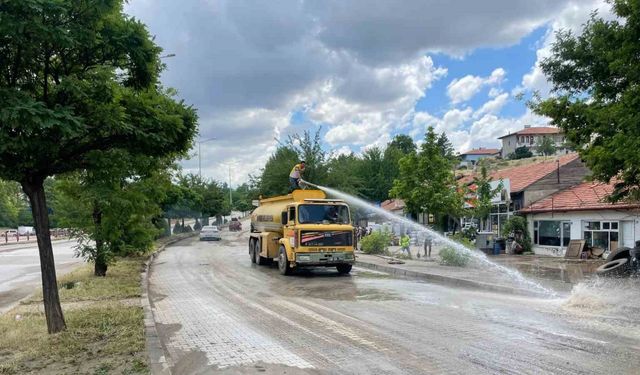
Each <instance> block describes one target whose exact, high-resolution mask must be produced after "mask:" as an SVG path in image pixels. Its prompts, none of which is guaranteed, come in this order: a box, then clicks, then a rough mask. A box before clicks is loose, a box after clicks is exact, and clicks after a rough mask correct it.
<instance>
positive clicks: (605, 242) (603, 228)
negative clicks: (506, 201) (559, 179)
mask: <svg viewBox="0 0 640 375" xmlns="http://www.w3.org/2000/svg"><path fill="white" fill-rule="evenodd" d="M613 188H614V186H613V183H609V184H605V183H599V182H582V183H580V184H577V185H574V186H571V187H568V188H566V189H563V190H561V191H558V192H556V193H554V194H551V195H549V196H547V197H546V198H544V199H540V200H538V201H536V202H533V203H531V204H529V205H528V206H526V207H525V208H523V209H522V210H520V213H522V214H526V216H527V222H528V226H529V231H530V234H531V238H532V239H533V243H534V251H535V252H536V253H537V254H554V255H564V252H565V251H566V248H567V246H568V244H569V241H570V240H584V241H585V242H586V246H587V247H598V248H601V249H602V250H604V251H615V250H616V249H617V248H619V247H634V246H635V244H636V241H639V240H640V204H639V203H630V202H617V203H610V202H608V201H607V197H608V196H609V195H610V194H611V193H612V192H613Z"/></svg>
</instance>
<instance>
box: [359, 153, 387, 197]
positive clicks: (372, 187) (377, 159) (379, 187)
mask: <svg viewBox="0 0 640 375" xmlns="http://www.w3.org/2000/svg"><path fill="white" fill-rule="evenodd" d="M385 167H386V165H385V163H384V156H383V152H382V150H381V149H380V148H379V147H371V148H368V149H367V150H365V151H364V152H363V153H362V159H361V162H360V165H359V170H358V171H357V173H358V175H359V176H360V178H361V180H362V182H363V186H362V188H361V189H360V194H361V195H362V197H364V198H366V199H367V200H370V201H373V202H382V201H385V200H387V199H388V198H389V187H390V185H389V184H388V181H386V180H385Z"/></svg>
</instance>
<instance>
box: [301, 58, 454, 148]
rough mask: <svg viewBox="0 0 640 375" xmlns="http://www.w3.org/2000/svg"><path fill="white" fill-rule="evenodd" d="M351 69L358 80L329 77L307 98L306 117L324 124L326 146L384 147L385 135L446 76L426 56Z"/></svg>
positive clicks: (408, 115)
mask: <svg viewBox="0 0 640 375" xmlns="http://www.w3.org/2000/svg"><path fill="white" fill-rule="evenodd" d="M355 67H356V68H357V69H355V70H358V73H357V74H358V75H359V76H361V77H359V78H358V79H355V80H345V79H344V78H336V79H333V80H331V81H330V82H328V83H327V84H325V85H323V87H322V89H321V90H318V91H317V92H315V93H312V94H310V96H309V101H310V102H312V103H313V104H312V105H310V106H309V108H308V110H307V114H308V115H309V118H310V119H311V120H313V121H314V122H316V123H318V124H326V125H329V130H328V131H327V134H326V136H325V140H326V141H327V142H329V144H331V145H344V144H354V145H358V146H362V147H364V146H371V145H384V144H385V143H386V142H387V141H388V140H389V139H390V135H389V133H390V132H391V131H392V130H393V129H394V128H396V127H401V126H402V124H404V123H405V122H407V121H408V120H409V118H410V116H411V114H412V113H413V108H414V107H415V105H416V103H417V101H418V100H419V99H420V98H422V97H423V96H424V95H425V91H426V90H427V89H428V88H429V87H431V85H432V83H433V82H434V81H435V80H437V79H439V78H441V77H443V76H444V75H445V74H446V70H445V69H442V68H437V67H435V66H434V65H433V61H432V60H431V58H430V57H427V56H423V57H420V58H418V59H416V60H415V61H412V62H410V63H407V64H403V65H401V66H398V67H395V68H389V67H384V68H367V67H366V66H358V65H357V66H355ZM374 94H375V95H374Z"/></svg>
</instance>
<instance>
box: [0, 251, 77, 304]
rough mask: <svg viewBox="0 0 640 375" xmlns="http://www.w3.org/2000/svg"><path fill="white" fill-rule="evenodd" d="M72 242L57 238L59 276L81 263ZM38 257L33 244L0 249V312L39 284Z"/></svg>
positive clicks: (55, 252)
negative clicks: (75, 254)
mask: <svg viewBox="0 0 640 375" xmlns="http://www.w3.org/2000/svg"><path fill="white" fill-rule="evenodd" d="M75 244H76V242H75V241H68V240H63V241H56V242H54V243H53V253H54V257H55V261H56V271H57V275H58V277H59V276H61V275H63V274H65V273H67V272H69V271H71V270H72V269H73V268H75V267H77V266H78V265H80V264H82V263H83V261H82V259H78V258H75V257H74V256H73V246H74V245H75ZM41 283H42V280H41V278H40V258H39V256H38V247H37V245H36V244H33V243H30V244H22V245H7V246H2V247H1V248H0V314H1V313H4V312H5V311H7V310H9V309H10V308H11V307H12V306H13V305H14V304H15V303H16V302H18V301H20V300H21V299H22V298H24V297H27V296H28V295H29V294H31V293H33V292H34V290H36V289H37V288H39V287H40V286H41Z"/></svg>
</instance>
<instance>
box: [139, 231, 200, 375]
mask: <svg viewBox="0 0 640 375" xmlns="http://www.w3.org/2000/svg"><path fill="white" fill-rule="evenodd" d="M197 234H198V232H192V233H188V234H187V235H182V234H178V235H176V236H175V237H174V238H170V239H169V240H168V241H166V242H164V243H162V244H160V245H158V248H157V249H156V250H155V251H154V252H153V253H152V254H151V255H149V257H148V258H147V260H146V261H145V263H144V269H143V271H142V272H141V273H140V276H141V280H140V283H141V284H142V295H141V296H140V303H141V305H142V308H143V309H144V332H145V338H146V340H145V341H146V351H147V360H148V361H149V368H150V372H151V374H163V375H171V368H170V367H169V363H168V362H167V357H166V356H165V351H164V347H163V346H162V343H161V342H160V337H159V336H158V330H157V328H156V321H155V319H154V317H153V308H152V307H151V301H150V300H149V272H150V271H151V263H152V262H153V260H154V259H155V258H156V256H158V254H160V253H161V252H163V251H164V250H165V249H166V248H167V247H168V246H170V245H173V244H175V243H177V242H180V241H182V240H186V239H189V238H191V237H195V236H196V235H197Z"/></svg>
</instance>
